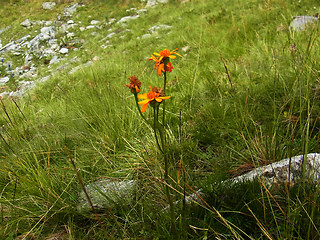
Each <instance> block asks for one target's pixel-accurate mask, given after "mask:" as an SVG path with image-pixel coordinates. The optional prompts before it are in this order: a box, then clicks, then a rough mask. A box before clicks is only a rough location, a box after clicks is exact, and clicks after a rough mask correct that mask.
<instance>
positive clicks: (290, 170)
mask: <svg viewBox="0 0 320 240" xmlns="http://www.w3.org/2000/svg"><path fill="white" fill-rule="evenodd" d="M304 160H305V161H306V177H307V178H311V179H313V180H314V181H318V180H319V179H320V154H318V153H309V154H308V155H306V156H304V155H299V156H295V157H292V158H291V159H290V158H287V159H283V160H281V161H279V162H275V163H272V164H269V165H267V166H263V167H258V168H256V169H254V170H252V171H250V172H248V173H245V174H243V175H241V176H239V177H236V178H233V179H232V182H234V183H237V182H241V181H252V180H253V179H255V178H261V179H262V180H263V181H265V183H267V184H268V185H271V184H273V183H281V182H282V183H283V182H296V181H297V180H299V179H300V178H301V175H302V162H303V161H304Z"/></svg>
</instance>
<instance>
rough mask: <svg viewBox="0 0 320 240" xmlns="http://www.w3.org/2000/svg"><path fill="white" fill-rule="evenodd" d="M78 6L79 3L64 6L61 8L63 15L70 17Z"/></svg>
mask: <svg viewBox="0 0 320 240" xmlns="http://www.w3.org/2000/svg"><path fill="white" fill-rule="evenodd" d="M78 7H79V3H75V4H73V5H71V6H69V7H66V8H65V9H64V10H63V16H65V17H71V16H72V15H73V14H74V13H75V12H76V11H77V8H78Z"/></svg>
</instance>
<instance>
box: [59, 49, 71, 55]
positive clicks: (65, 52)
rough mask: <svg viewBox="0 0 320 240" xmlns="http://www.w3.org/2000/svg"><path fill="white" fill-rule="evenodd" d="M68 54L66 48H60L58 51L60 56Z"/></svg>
mask: <svg viewBox="0 0 320 240" xmlns="http://www.w3.org/2000/svg"><path fill="white" fill-rule="evenodd" d="M68 52H69V49H68V48H61V49H60V50H59V53H61V54H67V53H68Z"/></svg>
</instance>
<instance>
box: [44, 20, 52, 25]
mask: <svg viewBox="0 0 320 240" xmlns="http://www.w3.org/2000/svg"><path fill="white" fill-rule="evenodd" d="M44 25H46V26H51V25H52V21H46V22H45V23H44Z"/></svg>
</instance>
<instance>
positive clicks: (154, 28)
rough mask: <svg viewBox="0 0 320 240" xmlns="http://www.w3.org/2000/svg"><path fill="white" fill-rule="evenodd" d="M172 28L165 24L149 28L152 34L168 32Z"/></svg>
mask: <svg viewBox="0 0 320 240" xmlns="http://www.w3.org/2000/svg"><path fill="white" fill-rule="evenodd" d="M170 28H172V26H170V25H165V24H159V25H155V26H153V27H151V28H149V30H148V31H149V32H151V33H156V32H157V31H159V30H167V29H170Z"/></svg>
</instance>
